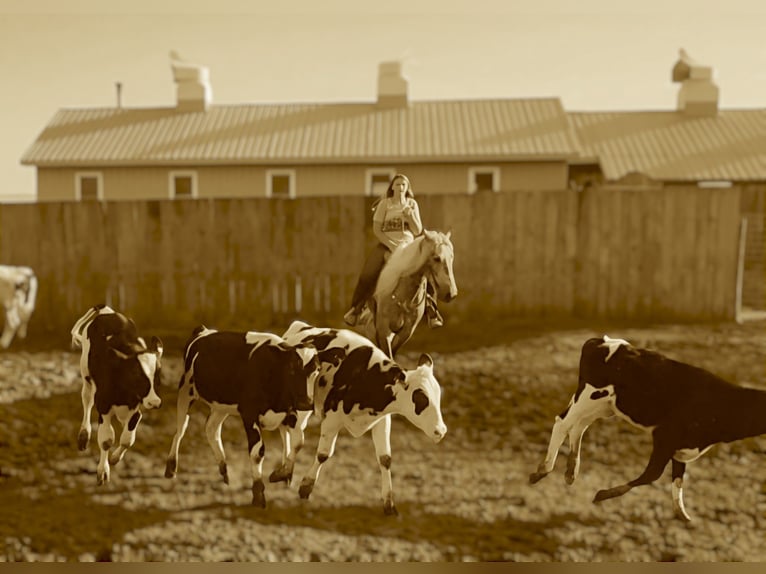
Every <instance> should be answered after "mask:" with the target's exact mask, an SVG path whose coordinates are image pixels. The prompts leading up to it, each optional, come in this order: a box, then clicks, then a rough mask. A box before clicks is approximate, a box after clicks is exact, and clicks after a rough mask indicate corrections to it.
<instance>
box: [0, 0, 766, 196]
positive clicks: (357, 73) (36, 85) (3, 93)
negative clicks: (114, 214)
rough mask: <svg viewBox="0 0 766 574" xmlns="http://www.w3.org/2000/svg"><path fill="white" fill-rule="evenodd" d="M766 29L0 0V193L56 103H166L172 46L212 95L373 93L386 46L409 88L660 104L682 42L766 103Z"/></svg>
mask: <svg viewBox="0 0 766 574" xmlns="http://www.w3.org/2000/svg"><path fill="white" fill-rule="evenodd" d="M125 4H129V5H125ZM764 38H766V2H764V1H763V0H727V1H723V2H722V1H720V0H636V1H634V2H625V1H623V0H576V1H573V0H386V1H384V2H370V1H368V0H322V1H321V2H317V1H316V0H271V1H268V2H267V1H264V0H216V1H212V0H164V1H163V0H153V1H151V0H131V2H129V3H128V2H120V3H118V2H116V1H111V0H110V1H105V0H67V1H66V2H60V0H2V2H1V3H0V85H2V89H0V201H25V200H27V201H28V200H32V199H33V198H34V194H35V186H36V180H35V169H34V167H31V166H22V165H21V164H20V159H21V156H22V155H23V154H24V152H25V151H26V149H27V148H28V147H29V146H30V145H31V144H32V142H33V141H34V139H35V138H36V137H37V135H38V134H39V133H40V132H41V131H42V129H43V128H44V127H45V125H46V123H47V122H48V121H50V119H51V118H52V117H53V115H54V114H55V112H56V111H57V110H58V109H60V108H64V107H67V108H70V107H111V106H114V105H115V102H116V88H115V83H116V82H121V83H122V103H123V106H124V107H154V106H156V107H169V106H172V105H173V104H174V101H175V84H174V83H173V79H172V73H171V69H170V59H169V56H168V53H169V51H170V50H176V51H177V52H179V53H180V54H181V56H182V57H183V58H184V59H185V60H188V61H190V62H193V63H196V64H201V65H204V66H206V67H208V68H209V70H210V79H211V84H212V92H213V103H220V104H236V103H269V102H340V101H342V102H353V101H374V99H375V97H376V89H377V67H378V64H379V63H380V62H382V61H388V60H399V61H401V62H402V63H403V69H404V73H405V76H406V77H407V78H408V80H409V94H410V98H411V99H413V100H434V99H436V100H439V99H474V98H538V97H551V96H553V97H559V98H560V99H561V101H562V104H563V105H564V107H565V109H566V110H568V111H579V110H654V109H657V110H663V109H664V110H670V109H674V107H675V105H676V96H677V92H678V87H679V86H678V84H674V83H672V82H671V70H672V67H673V65H674V64H675V62H676V60H677V59H678V54H679V49H680V48H682V47H683V48H684V49H686V51H687V52H688V53H689V55H690V56H691V57H692V58H694V59H695V60H696V61H698V62H699V63H701V64H703V65H708V66H711V67H712V68H713V69H714V79H715V81H716V83H717V84H718V86H719V88H720V107H722V108H755V107H766V41H765V40H764Z"/></svg>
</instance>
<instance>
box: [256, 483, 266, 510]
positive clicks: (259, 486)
mask: <svg viewBox="0 0 766 574" xmlns="http://www.w3.org/2000/svg"><path fill="white" fill-rule="evenodd" d="M264 490H265V486H264V484H263V482H262V481H261V480H258V481H257V482H254V483H253V506H256V507H258V508H266V495H265V494H264Z"/></svg>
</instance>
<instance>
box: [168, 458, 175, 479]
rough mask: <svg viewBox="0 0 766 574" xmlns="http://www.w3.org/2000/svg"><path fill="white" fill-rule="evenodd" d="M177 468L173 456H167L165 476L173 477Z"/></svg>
mask: <svg viewBox="0 0 766 574" xmlns="http://www.w3.org/2000/svg"><path fill="white" fill-rule="evenodd" d="M177 468H178V461H176V459H174V458H169V459H168V461H167V462H166V463H165V478H175V477H176V469H177Z"/></svg>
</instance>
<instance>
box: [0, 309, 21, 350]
mask: <svg viewBox="0 0 766 574" xmlns="http://www.w3.org/2000/svg"><path fill="white" fill-rule="evenodd" d="M18 327H19V314H18V311H16V310H15V309H12V308H11V309H8V308H6V310H5V325H4V326H3V334H2V336H0V347H2V348H3V349H7V348H8V347H10V345H11V341H12V340H13V336H14V335H15V334H16V329H18Z"/></svg>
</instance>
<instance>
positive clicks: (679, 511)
mask: <svg viewBox="0 0 766 574" xmlns="http://www.w3.org/2000/svg"><path fill="white" fill-rule="evenodd" d="M672 462H673V467H672V481H673V483H672V486H671V490H672V496H673V512H674V513H675V516H676V518H679V519H681V520H683V521H685V522H690V521H691V517H690V516H689V515H688V514H687V513H686V508H685V507H684V491H683V485H684V472H686V463H684V462H680V461H678V460H676V459H673V460H672Z"/></svg>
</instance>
